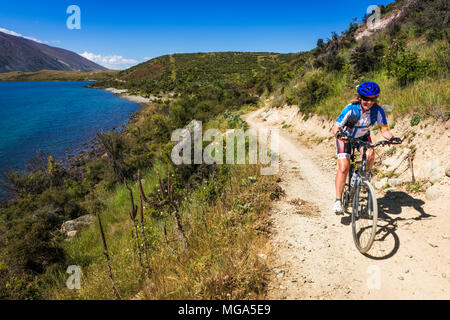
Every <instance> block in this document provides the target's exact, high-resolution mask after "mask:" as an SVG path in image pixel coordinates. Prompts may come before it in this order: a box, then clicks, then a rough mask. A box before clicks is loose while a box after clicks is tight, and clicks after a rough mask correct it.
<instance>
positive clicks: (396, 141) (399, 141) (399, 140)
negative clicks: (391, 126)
mask: <svg viewBox="0 0 450 320" xmlns="http://www.w3.org/2000/svg"><path fill="white" fill-rule="evenodd" d="M389 142H391V143H394V144H400V143H402V139H400V138H397V137H392V138H391V140H389Z"/></svg>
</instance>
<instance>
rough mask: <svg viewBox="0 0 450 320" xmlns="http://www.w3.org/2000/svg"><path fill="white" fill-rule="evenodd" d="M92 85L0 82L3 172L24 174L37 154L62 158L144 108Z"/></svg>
mask: <svg viewBox="0 0 450 320" xmlns="http://www.w3.org/2000/svg"><path fill="white" fill-rule="evenodd" d="M89 83H90V82H86V81H73V82H67V81H57V82H53V81H52V82H0V172H3V171H4V170H5V169H18V170H23V169H24V168H25V166H26V164H27V162H28V160H29V159H30V158H32V157H34V156H35V155H36V154H37V151H38V150H42V151H44V152H46V153H50V154H53V155H54V156H55V158H56V159H63V158H64V154H65V153H66V152H67V151H69V150H71V149H73V148H74V147H76V146H80V145H81V144H83V143H85V142H88V141H89V140H91V139H92V138H94V137H95V135H96V133H97V132H98V131H100V130H111V129H112V128H118V127H120V126H121V125H122V124H125V123H126V122H127V121H128V119H129V117H130V116H131V114H132V113H133V112H135V111H136V110H138V109H139V108H140V106H139V105H138V104H136V103H134V102H131V101H128V100H125V99H121V98H118V97H116V96H115V95H114V94H113V93H111V92H108V91H105V90H97V89H88V88H84V86H85V85H87V84H89Z"/></svg>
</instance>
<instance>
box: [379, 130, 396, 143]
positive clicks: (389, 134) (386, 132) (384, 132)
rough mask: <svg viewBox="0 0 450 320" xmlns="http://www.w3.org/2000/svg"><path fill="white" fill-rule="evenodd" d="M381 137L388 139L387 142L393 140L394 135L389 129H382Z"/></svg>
mask: <svg viewBox="0 0 450 320" xmlns="http://www.w3.org/2000/svg"><path fill="white" fill-rule="evenodd" d="M381 135H382V136H383V137H384V138H385V139H386V140H391V139H392V138H393V137H394V135H393V134H392V132H391V130H389V129H388V128H385V129H381Z"/></svg>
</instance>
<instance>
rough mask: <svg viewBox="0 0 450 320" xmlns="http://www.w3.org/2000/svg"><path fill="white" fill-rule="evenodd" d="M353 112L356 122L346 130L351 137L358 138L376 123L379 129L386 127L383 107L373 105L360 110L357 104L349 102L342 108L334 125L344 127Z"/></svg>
mask: <svg viewBox="0 0 450 320" xmlns="http://www.w3.org/2000/svg"><path fill="white" fill-rule="evenodd" d="M351 114H354V115H356V116H357V117H358V119H359V120H358V122H357V123H356V125H355V127H354V129H353V130H351V132H348V134H350V135H351V136H352V137H354V138H359V137H362V136H364V135H365V134H367V133H368V132H369V130H370V127H371V126H373V125H374V124H375V123H377V124H378V125H379V126H380V127H381V129H385V128H387V121H386V115H385V114H384V110H383V108H381V107H380V106H379V105H374V106H373V107H372V108H370V109H369V110H368V111H366V112H362V110H361V107H360V106H359V104H349V105H348V106H346V107H345V108H344V110H342V112H341V114H340V115H339V118H338V119H337V121H336V125H337V126H339V127H341V128H342V127H344V126H345V123H346V122H347V119H348V117H349V116H350V115H351Z"/></svg>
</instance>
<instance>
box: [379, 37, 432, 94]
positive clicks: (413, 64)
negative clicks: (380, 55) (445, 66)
mask: <svg viewBox="0 0 450 320" xmlns="http://www.w3.org/2000/svg"><path fill="white" fill-rule="evenodd" d="M385 65H386V68H387V70H388V71H389V72H390V73H391V74H392V75H393V76H394V77H395V78H396V79H397V81H398V83H399V84H400V85H401V86H406V85H407V84H409V83H411V82H413V81H415V80H417V79H420V78H421V77H423V76H424V75H426V72H427V68H428V67H429V62H428V61H426V60H421V59H419V55H418V54H417V53H416V52H412V51H410V50H408V49H407V48H406V44H405V39H404V37H403V38H400V39H396V40H394V41H393V43H392V45H391V46H390V47H389V49H388V52H387V54H386V59H385Z"/></svg>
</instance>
